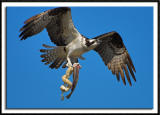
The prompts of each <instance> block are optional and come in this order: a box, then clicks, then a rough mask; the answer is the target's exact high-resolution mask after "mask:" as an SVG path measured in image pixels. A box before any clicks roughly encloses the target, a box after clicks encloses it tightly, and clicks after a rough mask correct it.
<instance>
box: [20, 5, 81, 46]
mask: <svg viewBox="0 0 160 115" xmlns="http://www.w3.org/2000/svg"><path fill="white" fill-rule="evenodd" d="M24 24H25V25H24V26H23V27H22V28H21V29H20V31H22V32H21V34H20V36H19V37H21V40H25V39H27V38H28V37H30V36H33V35H35V34H38V33H40V32H41V31H42V30H43V29H44V28H46V29H47V32H48V35H49V36H50V39H51V41H52V42H54V43H55V44H56V45H57V46H66V45H67V44H69V43H70V42H71V41H72V40H73V39H75V38H76V37H77V36H79V35H80V33H79V32H78V31H77V29H76V28H75V27H74V24H73V22H72V16H71V9H70V8H68V7H60V8H55V9H51V10H47V11H45V12H42V13H40V14H38V15H36V16H33V17H31V18H30V19H28V20H27V21H25V22H24Z"/></svg>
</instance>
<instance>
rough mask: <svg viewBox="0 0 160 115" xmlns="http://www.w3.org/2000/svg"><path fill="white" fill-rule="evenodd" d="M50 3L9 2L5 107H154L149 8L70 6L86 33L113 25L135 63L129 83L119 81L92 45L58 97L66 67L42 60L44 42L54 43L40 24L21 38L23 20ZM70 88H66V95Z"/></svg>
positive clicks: (90, 34)
mask: <svg viewBox="0 0 160 115" xmlns="http://www.w3.org/2000/svg"><path fill="white" fill-rule="evenodd" d="M51 8H53V7H8V8H7V107H8V108H152V107H153V8H152V7H71V10H72V19H73V22H74V25H75V27H76V28H77V29H78V31H79V32H80V33H81V34H83V35H84V36H86V37H88V38H93V37H96V36H98V35H100V34H103V33H107V32H110V31H117V32H118V33H119V34H120V35H121V37H122V39H123V42H124V44H125V46H126V48H127V49H128V52H129V54H130V56H131V58H132V61H133V64H134V66H135V68H136V74H135V76H136V79H137V82H134V81H133V79H132V78H131V81H132V84H133V85H132V87H130V86H129V84H128V83H127V85H126V86H124V85H123V83H122V80H120V82H118V81H117V80H116V77H115V76H114V75H112V72H111V71H109V70H108V68H107V67H106V66H105V65H104V63H103V61H102V59H101V58H100V56H99V55H98V54H97V53H96V52H94V51H90V52H88V53H86V54H84V55H83V56H84V57H85V58H86V60H80V64H81V65H82V69H81V70H80V75H79V81H78V84H77V87H76V89H75V91H74V93H73V94H72V96H71V98H70V99H69V100H67V99H65V100H64V101H61V90H60V86H61V85H62V84H63V82H62V80H61V76H62V75H64V73H65V71H66V69H61V68H60V69H58V70H55V69H50V68H49V67H48V66H46V65H44V64H43V63H42V62H41V58H40V55H41V53H40V52H39V50H40V49H41V48H42V44H48V45H54V44H52V43H51V41H50V39H49V36H48V34H47V32H46V30H44V31H43V32H41V33H40V34H38V35H35V36H33V37H31V38H28V39H27V40H25V41H20V39H19V37H18V36H19V34H20V32H19V29H20V28H21V27H22V26H23V22H24V21H25V20H27V19H28V18H30V17H31V16H34V15H36V14H39V13H41V12H43V11H45V10H48V9H51ZM66 94H68V93H65V95H66Z"/></svg>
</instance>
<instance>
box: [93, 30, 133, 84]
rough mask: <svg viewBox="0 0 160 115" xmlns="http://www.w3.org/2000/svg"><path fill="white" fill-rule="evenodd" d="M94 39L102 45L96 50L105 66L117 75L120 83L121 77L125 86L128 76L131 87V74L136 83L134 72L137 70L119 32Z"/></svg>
mask: <svg viewBox="0 0 160 115" xmlns="http://www.w3.org/2000/svg"><path fill="white" fill-rule="evenodd" d="M94 39H98V40H100V41H101V43H100V44H99V45H98V46H97V47H96V48H95V49H94V50H95V51H96V52H98V54H99V55H100V56H101V58H102V60H103V62H104V63H105V65H106V66H108V69H109V70H111V71H112V74H114V75H116V77H117V80H118V81H119V75H121V78H122V81H123V83H124V84H125V85H126V81H125V75H126V78H127V81H128V82H129V84H130V86H131V85H132V83H131V79H130V76H129V72H130V74H131V76H132V78H133V79H134V80H135V81H136V78H135V75H134V73H133V71H134V72H136V70H135V67H134V65H133V63H132V60H131V58H130V56H129V54H128V51H127V49H126V47H125V45H124V43H123V41H122V38H121V36H120V35H119V34H118V33H117V32H110V33H107V34H103V35H101V36H98V37H96V38H94ZM127 67H128V69H127ZM128 70H129V71H128ZM124 73H125V74H124Z"/></svg>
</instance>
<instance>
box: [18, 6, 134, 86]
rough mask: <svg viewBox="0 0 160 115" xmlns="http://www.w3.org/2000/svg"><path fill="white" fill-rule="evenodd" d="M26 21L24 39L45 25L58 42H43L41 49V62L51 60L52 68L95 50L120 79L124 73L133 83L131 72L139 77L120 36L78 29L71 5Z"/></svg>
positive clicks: (54, 40) (68, 64) (22, 31)
mask: <svg viewBox="0 0 160 115" xmlns="http://www.w3.org/2000/svg"><path fill="white" fill-rule="evenodd" d="M24 24H25V25H24V26H23V27H22V28H21V29H20V31H21V34H20V35H19V37H20V38H21V40H25V39H27V38H28V37H31V36H33V35H36V34H38V33H40V32H41V31H42V30H43V29H45V28H46V29H47V32H48V35H49V37H50V40H51V41H52V42H53V43H54V44H56V45H57V46H48V45H45V44H43V46H44V47H45V48H46V49H41V50H40V52H42V53H43V54H42V55H41V57H42V58H43V59H42V62H45V64H46V65H48V64H50V66H49V67H50V68H55V69H58V68H59V67H60V66H61V65H62V64H63V65H62V67H63V68H64V67H66V66H68V67H69V66H72V65H73V64H74V63H78V59H82V60H84V59H85V58H84V57H82V54H84V53H86V52H88V51H90V50H94V51H96V52H97V53H98V54H99V55H100V56H101V58H102V60H103V61H104V64H105V65H106V66H108V69H109V70H111V71H112V74H114V75H116V77H117V80H118V81H119V80H120V76H121V78H122V80H123V83H124V84H125V85H126V81H125V75H126V78H127V80H128V82H129V84H130V86H131V85H132V83H131V80H130V76H129V72H130V74H131V76H132V78H133V79H134V80H135V81H136V78H135V75H134V72H136V70H135V67H134V65H133V63H132V60H131V58H130V56H129V53H128V51H127V49H126V47H125V45H124V43H123V41H122V38H121V36H120V35H119V34H118V33H117V32H114V31H113V32H109V33H105V34H103V35H100V36H97V37H95V38H92V39H88V38H86V37H84V36H83V35H81V34H80V33H79V32H78V31H77V29H76V28H75V26H74V24H73V22H72V16H71V9H70V8H68V7H60V8H55V9H51V10H47V11H45V12H42V13H40V14H38V15H36V16H33V17H31V18H30V19H28V20H27V21H25V22H24ZM128 70H129V71H128ZM133 71H134V72H133ZM124 72H125V75H124Z"/></svg>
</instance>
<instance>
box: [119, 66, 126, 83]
mask: <svg viewBox="0 0 160 115" xmlns="http://www.w3.org/2000/svg"><path fill="white" fill-rule="evenodd" d="M120 74H121V78H122V81H123V84H124V85H126V81H125V77H124V73H123V70H122V68H121V67H120Z"/></svg>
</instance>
